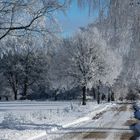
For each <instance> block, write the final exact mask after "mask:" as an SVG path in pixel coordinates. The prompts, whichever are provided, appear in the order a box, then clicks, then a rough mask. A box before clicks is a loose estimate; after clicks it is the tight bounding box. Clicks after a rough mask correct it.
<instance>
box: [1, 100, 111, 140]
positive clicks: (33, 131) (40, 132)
mask: <svg viewBox="0 0 140 140" xmlns="http://www.w3.org/2000/svg"><path fill="white" fill-rule="evenodd" d="M111 105H112V104H107V103H106V104H100V105H97V103H95V102H88V103H87V105H86V106H82V105H81V103H80V102H77V101H73V102H52V101H51V102H50V101H44V102H35V101H25V102H23V101H21V102H0V139H1V140H2V139H3V140H25V139H26V140H32V139H34V138H37V137H41V136H44V135H46V134H47V132H50V131H54V130H55V129H59V128H61V127H63V128H65V127H68V126H71V125H75V124H77V123H81V122H84V121H88V120H89V119H91V117H93V116H95V115H96V114H97V113H99V112H101V111H103V110H106V109H107V108H108V107H111Z"/></svg>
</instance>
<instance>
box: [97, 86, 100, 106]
mask: <svg viewBox="0 0 140 140" xmlns="http://www.w3.org/2000/svg"><path fill="white" fill-rule="evenodd" d="M97 103H98V104H100V91H99V86H98V94H97Z"/></svg>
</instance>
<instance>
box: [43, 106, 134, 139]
mask: <svg viewBox="0 0 140 140" xmlns="http://www.w3.org/2000/svg"><path fill="white" fill-rule="evenodd" d="M135 121H136V120H135V119H134V118H133V110H132V105H131V104H122V105H117V106H115V107H113V108H111V109H110V110H109V111H107V112H102V113H100V114H98V115H97V116H96V117H94V118H93V119H92V120H90V121H88V122H85V123H82V124H80V125H74V126H72V127H68V128H65V129H62V130H59V131H57V132H52V133H50V134H48V136H47V138H44V139H43V140H48V139H49V140H133V139H135V138H134V136H133V135H134V134H133V131H132V130H131V127H130V126H131V125H133V124H134V123H135Z"/></svg>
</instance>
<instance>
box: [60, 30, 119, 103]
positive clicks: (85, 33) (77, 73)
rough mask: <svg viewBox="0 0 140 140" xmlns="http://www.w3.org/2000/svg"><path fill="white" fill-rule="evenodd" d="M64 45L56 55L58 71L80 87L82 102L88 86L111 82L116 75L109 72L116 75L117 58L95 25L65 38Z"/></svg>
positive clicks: (84, 99) (84, 101) (84, 100)
mask: <svg viewBox="0 0 140 140" xmlns="http://www.w3.org/2000/svg"><path fill="white" fill-rule="evenodd" d="M63 47H64V48H63V49H62V50H61V53H59V57H57V61H58V62H59V66H58V71H59V74H60V75H61V76H62V75H65V77H66V76H68V77H69V78H70V77H72V79H71V81H73V82H72V83H73V84H74V85H75V86H79V87H81V88H82V99H83V100H82V104H83V105H85V104H86V90H87V87H92V86H93V84H95V82H96V81H98V80H100V79H101V80H102V81H103V82H106V81H107V80H110V82H113V79H114V78H115V76H112V77H111V75H109V74H116V75H118V73H119V72H118V73H117V72H116V71H117V70H118V69H117V68H118V67H117V68H116V66H115V67H114V65H115V62H116V57H115V56H113V55H114V53H113V52H112V51H111V50H110V49H109V48H107V44H106V42H105V40H104V39H103V38H102V35H101V34H100V33H99V31H98V29H97V28H92V29H88V28H87V29H86V28H85V29H82V31H79V33H77V34H76V35H75V36H74V37H72V38H69V39H65V40H64V43H63ZM112 58H113V59H112ZM112 60H113V61H112ZM120 62H121V61H120ZM117 66H118V63H117ZM115 68H116V69H115ZM114 69H115V70H114ZM108 72H109V73H108ZM115 72H116V73H115ZM107 75H108V76H107ZM105 77H106V78H105ZM107 77H108V78H107ZM109 77H110V79H109Z"/></svg>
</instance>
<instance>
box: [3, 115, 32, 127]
mask: <svg viewBox="0 0 140 140" xmlns="http://www.w3.org/2000/svg"><path fill="white" fill-rule="evenodd" d="M31 122H32V121H31V116H30V115H26V114H22V115H17V114H13V113H6V114H5V115H4V118H3V121H2V123H1V125H2V126H3V127H5V128H15V127H16V128H17V127H18V126H20V125H21V124H27V123H31Z"/></svg>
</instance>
